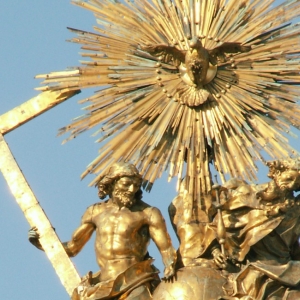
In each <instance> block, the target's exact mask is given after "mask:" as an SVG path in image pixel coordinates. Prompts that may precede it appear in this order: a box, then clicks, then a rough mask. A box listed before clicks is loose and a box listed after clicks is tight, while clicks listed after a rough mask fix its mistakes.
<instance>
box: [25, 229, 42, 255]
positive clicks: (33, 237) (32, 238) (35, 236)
mask: <svg viewBox="0 0 300 300" xmlns="http://www.w3.org/2000/svg"><path fill="white" fill-rule="evenodd" d="M39 238H40V234H39V232H38V229H37V228H36V227H35V226H33V227H32V228H30V230H29V231H28V240H29V242H30V243H31V244H32V245H34V246H35V247H37V248H38V249H41V250H43V247H42V246H41V244H40V241H39Z"/></svg>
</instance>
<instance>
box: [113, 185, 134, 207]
mask: <svg viewBox="0 0 300 300" xmlns="http://www.w3.org/2000/svg"><path fill="white" fill-rule="evenodd" d="M114 197H116V198H117V199H118V200H119V201H120V202H121V203H122V204H123V205H124V206H126V207H131V206H132V205H133V204H134V203H135V195H134V194H131V193H126V192H121V191H120V190H119V189H116V190H115V191H114Z"/></svg>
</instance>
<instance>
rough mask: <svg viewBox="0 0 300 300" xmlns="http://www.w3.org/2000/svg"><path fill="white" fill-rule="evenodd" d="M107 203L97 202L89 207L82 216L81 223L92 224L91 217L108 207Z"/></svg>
mask: <svg viewBox="0 0 300 300" xmlns="http://www.w3.org/2000/svg"><path fill="white" fill-rule="evenodd" d="M108 201H109V200H106V201H102V202H98V203H95V204H92V205H91V206H89V207H88V208H87V209H86V211H85V213H84V214H83V216H82V222H92V220H93V217H95V216H96V215H98V214H99V213H101V212H103V211H104V210H105V209H106V208H107V206H108V205H109V204H108Z"/></svg>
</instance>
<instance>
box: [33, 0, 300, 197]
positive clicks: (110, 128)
mask: <svg viewBox="0 0 300 300" xmlns="http://www.w3.org/2000/svg"><path fill="white" fill-rule="evenodd" d="M73 3H74V4H76V5H79V6H81V7H83V8H86V9H88V10H91V11H92V12H93V13H94V14H95V16H96V18H97V22H98V26H97V27H94V31H95V32H94V33H91V32H86V31H81V30H76V29H70V30H72V31H73V32H75V33H76V34H77V37H76V38H74V39H73V40H72V41H73V42H75V43H79V44H81V45H82V49H83V50H84V53H82V56H83V57H84V58H88V59H87V60H86V61H83V62H82V66H80V67H76V68H73V69H71V70H67V71H63V72H54V73H49V74H46V75H39V76H37V77H39V78H44V79H45V80H44V82H43V83H44V84H45V86H43V87H42V88H40V90H49V89H51V90H60V89H63V88H66V87H67V88H69V89H74V90H78V89H83V88H88V87H101V89H100V90H99V91H97V92H95V94H94V95H92V96H91V97H89V98H87V99H84V100H83V101H81V102H82V103H85V102H88V103H89V105H88V106H87V107H86V108H85V109H86V110H87V111H88V112H87V114H85V115H83V116H81V117H79V118H76V119H75V120H74V122H73V123H72V124H70V125H69V126H66V127H65V128H62V129H61V133H66V132H70V137H69V138H68V139H72V138H73V137H75V136H77V135H78V134H80V133H81V132H84V131H86V130H89V129H91V128H94V127H96V126H99V125H100V129H98V131H97V133H98V134H99V136H100V138H99V140H98V141H99V142H102V141H105V140H106V139H107V143H106V144H105V146H104V147H102V148H101V149H100V152H99V156H98V157H97V158H96V159H95V160H94V161H93V162H92V163H91V164H90V165H89V166H88V168H87V170H86V171H85V172H84V173H83V175H82V176H85V175H86V174H88V173H96V174H98V175H97V177H96V178H95V179H94V181H93V183H95V182H97V180H98V178H99V176H101V174H103V172H104V171H105V169H106V168H107V166H109V165H111V163H113V162H116V161H119V160H125V161H130V162H132V163H134V164H135V165H136V166H137V167H138V169H139V170H140V172H141V174H142V175H143V177H144V179H145V182H144V187H145V188H146V189H150V188H151V186H152V184H153V182H154V181H155V180H156V179H157V178H158V177H160V176H161V174H162V172H163V171H164V170H168V172H169V177H170V178H172V177H173V176H178V178H179V180H180V179H181V178H182V177H185V178H186V182H187V187H188V190H189V192H190V193H192V194H193V195H194V198H195V199H200V195H201V194H205V193H207V191H209V190H210V188H211V172H210V168H211V166H210V163H212V165H213V166H214V167H215V168H216V170H217V171H218V172H219V174H220V176H221V179H222V180H223V181H224V180H225V177H224V176H225V175H226V174H228V175H229V176H234V177H240V178H243V179H246V180H253V179H256V171H257V167H256V164H255V162H256V161H257V160H261V161H263V162H264V161H265V155H266V154H267V155H269V156H270V157H272V158H282V157H288V156H291V155H296V153H295V151H294V150H293V149H292V148H291V147H290V146H289V145H288V140H287V138H286V133H289V130H290V126H294V127H296V128H299V126H300V118H299V117H300V110H299V106H298V105H297V100H298V95H299V92H300V89H299V86H298V84H299V82H300V76H299V69H300V67H299V61H300V56H299V55H300V37H299V36H300V35H299V29H298V24H294V23H291V21H292V20H293V19H294V18H296V17H297V16H299V12H300V2H299V1H285V2H284V3H283V4H281V5H279V6H275V7H274V8H271V5H272V4H273V3H274V1H270V0H269V1H261V0H259V1H257V0H252V1H250V0H249V1H246V0H245V1H237V0H228V1H225V0H224V1H222V0H219V1H218V0H202V1H201V0H199V1H197V0H183V1H179V0H169V1H168V0H161V1H156V0H153V1H146V0H135V1H124V2H123V1H122V2H119V1H113V0H111V1H108V0H101V1H100V0H99V1H97V0H90V1H86V2H81V1H74V2H73Z"/></svg>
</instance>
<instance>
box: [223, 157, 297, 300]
mask: <svg viewBox="0 0 300 300" xmlns="http://www.w3.org/2000/svg"><path fill="white" fill-rule="evenodd" d="M268 166H269V168H270V172H269V174H268V176H269V177H270V178H271V181H270V182H268V183H265V184H261V185H248V184H247V183H245V182H242V181H236V180H235V181H234V180H232V181H229V182H228V183H226V184H225V185H224V188H228V190H227V192H226V194H227V201H226V202H225V203H224V204H223V207H222V218H223V220H224V223H225V227H226V235H227V238H226V243H225V248H226V251H227V254H228V257H229V259H231V260H233V261H235V262H237V263H238V264H240V266H241V271H240V272H238V273H234V274H231V276H229V277H228V282H227V284H226V285H225V286H224V290H225V291H226V292H227V295H228V296H230V297H229V298H224V299H250V300H251V299H254V300H263V299H300V277H299V274H300V246H299V237H300V218H299V216H300V197H299V196H294V192H295V191H299V189H300V171H299V170H300V160H299V159H298V160H297V159H288V160H282V161H274V162H270V163H268ZM247 297H248V298H247ZM272 297H273V298H272Z"/></svg>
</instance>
